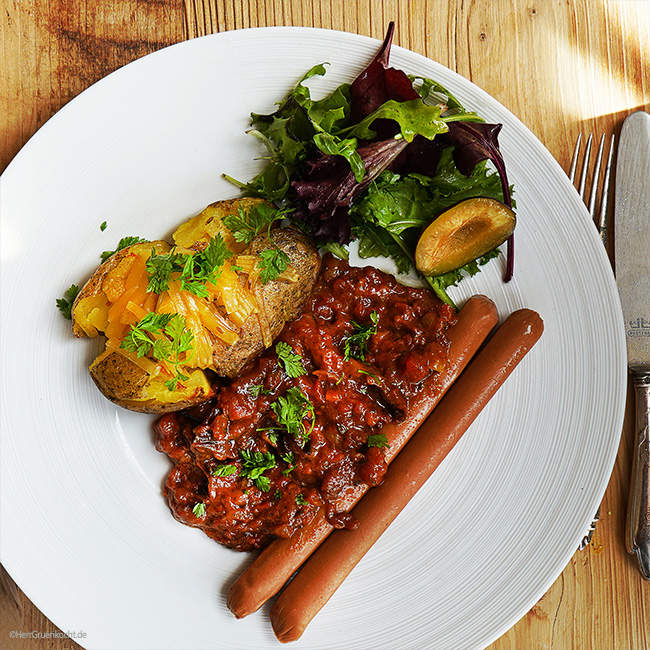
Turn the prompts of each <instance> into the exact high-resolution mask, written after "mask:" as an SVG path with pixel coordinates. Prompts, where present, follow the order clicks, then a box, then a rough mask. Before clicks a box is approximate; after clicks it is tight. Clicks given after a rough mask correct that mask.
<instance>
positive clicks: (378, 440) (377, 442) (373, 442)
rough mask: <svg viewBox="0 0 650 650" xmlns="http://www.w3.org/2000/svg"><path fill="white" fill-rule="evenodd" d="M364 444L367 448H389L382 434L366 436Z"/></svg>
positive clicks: (386, 439)
mask: <svg viewBox="0 0 650 650" xmlns="http://www.w3.org/2000/svg"><path fill="white" fill-rule="evenodd" d="M366 444H367V445H368V447H390V445H389V444H388V438H387V437H386V436H385V435H384V434H383V433H374V434H372V435H370V436H368V440H367V442H366Z"/></svg>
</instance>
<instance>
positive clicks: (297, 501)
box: [296, 494, 309, 506]
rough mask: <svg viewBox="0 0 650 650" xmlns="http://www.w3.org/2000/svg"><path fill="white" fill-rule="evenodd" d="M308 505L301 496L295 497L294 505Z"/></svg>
mask: <svg viewBox="0 0 650 650" xmlns="http://www.w3.org/2000/svg"><path fill="white" fill-rule="evenodd" d="M308 503H309V501H307V499H305V497H304V496H302V494H298V495H297V496H296V504H297V505H299V506H306V505H307V504H308Z"/></svg>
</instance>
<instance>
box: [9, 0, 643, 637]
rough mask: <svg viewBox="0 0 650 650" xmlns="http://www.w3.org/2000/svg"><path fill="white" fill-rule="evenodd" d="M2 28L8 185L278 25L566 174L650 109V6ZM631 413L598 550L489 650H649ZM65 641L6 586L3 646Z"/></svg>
mask: <svg viewBox="0 0 650 650" xmlns="http://www.w3.org/2000/svg"><path fill="white" fill-rule="evenodd" d="M5 5H6V6H3V13H2V15H1V16H0V30H1V32H0V36H1V41H2V56H1V61H0V74H1V77H2V84H1V85H0V134H1V135H0V170H2V169H4V167H5V166H6V165H7V164H8V162H9V161H10V160H11V159H12V158H13V156H14V155H15V154H16V152H17V151H18V150H19V148H20V147H21V146H22V145H23V144H24V143H25V142H26V141H27V139H28V138H29V137H30V136H31V135H32V134H33V133H34V132H35V130H36V129H37V128H38V127H40V126H41V125H42V124H43V123H44V122H45V121H46V120H47V119H48V118H49V117H50V116H51V115H53V114H54V113H55V112H56V111H57V110H58V109H59V108H60V107H62V106H63V105H64V104H65V103H67V102H68V101H69V100H70V99H71V98H72V97H74V96H76V95H77V94H78V93H79V92H81V91H82V90H83V89H85V88H86V87H87V86H88V85H90V84H91V83H94V82H95V81H97V80H98V79H100V78H102V77H103V76H105V75H106V74H108V73H109V72H111V71H112V70H114V69H116V68H117V67H119V66H121V65H124V64H125V63H127V62H129V61H131V60H133V59H135V58H138V57H139V56H142V55H144V54H146V53H148V52H151V51H154V50H156V49H158V48H160V47H164V46H165V45H168V44H171V43H174V42H177V41H179V40H182V39H184V38H194V37H197V36H202V35H205V34H209V33H214V32H217V31H225V30H230V29H241V28H247V27H262V26H270V25H304V26H314V27H324V28H328V29H339V30H344V31H350V32H356V33H359V34H364V35H369V36H372V37H375V38H382V37H383V34H384V30H385V27H386V24H387V23H388V21H389V20H391V19H394V20H396V22H397V33H396V43H397V44H399V45H402V46H404V47H406V48H408V49H411V50H413V51H415V52H419V53H421V54H424V55H425V56H427V57H429V58H432V59H434V60H436V61H438V62H440V63H441V64H443V65H446V66H447V67H449V68H451V69H453V70H455V71H457V72H458V73H459V74H462V75H463V76H465V77H466V78H468V79H470V80H471V81H473V82H474V83H476V84H477V85H479V86H480V87H482V88H483V89H485V90H486V91H487V92H489V93H490V94H491V95H492V96H493V97H495V98H496V99H497V100H498V101H500V102H501V103H502V104H504V105H505V106H506V107H507V108H509V109H510V110H511V111H512V112H513V113H514V114H515V115H516V116H517V117H519V119H521V120H522V121H523V122H524V123H525V124H526V125H527V126H528V127H529V128H530V129H531V130H532V131H533V133H534V134H535V135H536V136H537V137H538V138H539V139H540V140H541V141H542V142H543V143H544V144H545V146H546V147H547V148H548V149H549V151H550V152H551V154H552V155H553V156H554V157H555V158H556V159H557V160H558V162H559V163H560V164H561V165H562V166H563V167H564V168H565V169H566V168H567V167H568V163H569V160H570V156H571V153H572V150H573V145H574V142H575V138H576V137H577V134H578V133H579V132H585V133H588V132H592V131H593V132H594V133H598V134H599V133H611V132H612V131H617V130H618V129H619V128H620V125H621V122H622V119H623V118H624V117H625V115H627V114H628V113H629V112H632V111H633V110H635V109H638V108H644V109H645V110H650V2H646V1H645V0H636V1H635V0H628V1H612V0H610V1H606V0H569V1H567V0H537V1H535V0H513V1H512V2H505V1H502V2H494V1H493V0H410V1H405V0H401V1H398V0H320V1H319V0H309V1H305V2H293V1H292V0H249V1H247V0H234V1H233V0H187V1H186V2H184V3H181V2H180V0H156V1H155V2H146V1H145V0H139V1H138V0H81V1H78V2H74V3H72V2H68V1H66V0H46V1H45V0H41V1H39V0H13V1H9V2H5ZM632 419H633V413H632V411H631V408H630V407H629V406H628V409H627V412H626V420H625V424H624V428H623V436H622V439H621V446H620V449H619V454H618V458H617V461H616V465H615V467H614V471H613V473H612V477H611V480H610V483H609V486H608V489H607V492H606V494H605V497H604V500H603V503H602V508H601V520H600V522H599V523H598V526H597V528H596V532H595V534H594V537H593V539H592V542H591V544H590V545H589V546H588V547H587V549H585V550H584V551H579V552H576V554H575V555H574V556H573V558H572V559H571V561H570V563H569V564H568V566H567V567H566V569H565V570H564V572H563V573H562V575H561V576H560V577H559V578H558V580H557V581H556V582H555V583H554V584H553V585H552V587H551V588H550V589H549V590H548V592H547V593H546V594H545V595H544V596H543V598H541V599H540V601H539V602H538V603H537V604H536V605H535V606H534V607H533V608H532V609H531V611H530V612H529V613H528V614H527V615H526V616H524V617H523V618H522V620H521V621H520V622H519V623H517V625H515V626H514V627H513V628H512V629H511V630H509V631H508V632H507V633H506V634H504V635H503V636H502V637H501V638H500V639H498V640H497V641H496V642H495V643H494V644H492V645H491V646H490V650H511V649H514V650H538V649H539V650H542V649H546V648H554V649H560V650H568V649H574V650H583V649H594V650H601V649H603V650H605V649H610V648H616V649H617V650H639V649H644V648H645V649H647V648H650V617H649V616H648V612H650V583H647V582H644V581H643V580H642V579H641V577H640V575H639V573H638V571H637V569H636V566H635V564H634V561H633V559H632V558H631V556H629V555H628V554H627V553H626V552H625V550H624V536H623V531H624V522H625V512H626V504H627V494H628V481H629V472H630V459H631V452H632V444H633V442H632V440H633V428H632ZM11 630H23V631H30V630H37V631H41V632H52V633H53V632H55V631H56V627H55V626H53V625H52V624H51V623H50V622H49V621H48V620H47V619H46V618H45V617H44V616H43V615H42V614H41V613H40V612H39V611H38V610H37V609H36V608H35V607H34V605H33V604H32V603H31V602H30V601H29V600H28V599H27V597H26V596H25V595H24V594H23V593H22V592H21V591H20V590H19V589H18V588H17V587H15V585H14V584H13V583H12V581H11V579H10V578H9V577H8V576H7V575H6V573H4V572H0V647H2V648H4V647H8V648H10V649H11V650H14V649H18V650H23V649H37V650H41V649H45V648H48V649H49V648H52V649H54V650H71V649H73V648H78V647H79V646H77V645H76V644H74V643H73V642H71V641H69V640H62V639H47V640H45V639H40V640H20V639H17V640H11V639H10V637H9V632H10V631H11Z"/></svg>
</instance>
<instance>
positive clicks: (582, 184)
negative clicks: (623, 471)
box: [569, 133, 615, 551]
mask: <svg viewBox="0 0 650 650" xmlns="http://www.w3.org/2000/svg"><path fill="white" fill-rule="evenodd" d="M581 145H582V133H580V134H578V139H577V140H576V146H575V149H574V150H573V157H572V158H571V167H570V168H569V179H570V180H571V182H572V183H573V184H574V185H575V181H576V171H577V169H578V160H579V158H580V149H581ZM592 146H593V134H590V135H589V137H588V138H587V144H586V146H585V151H584V155H583V157H582V167H581V170H580V180H579V181H578V186H577V187H576V189H577V190H578V194H579V195H580V198H581V199H582V200H583V201H584V202H585V204H586V205H587V208H588V210H589V214H590V215H591V218H592V219H593V220H594V223H595V225H596V228H598V232H599V233H600V238H601V239H602V241H603V244H604V245H605V248H607V229H608V226H609V186H610V180H611V177H612V167H613V159H614V149H615V136H614V134H612V139H611V140H610V143H609V151H608V153H607V162H606V164H605V171H604V173H602V174H601V168H602V163H603V154H604V151H605V136H604V135H602V136H601V137H600V143H599V144H598V152H597V154H596V160H595V162H594V164H593V167H591V166H590V164H589V163H590V162H591V150H592ZM590 177H591V187H590V191H589V199H587V184H588V181H589V178H590ZM601 183H602V190H601V191H600V192H599V190H600V188H601ZM599 519H600V508H598V510H597V511H596V514H595V515H594V518H593V520H592V522H591V524H590V525H589V529H588V530H587V532H586V533H585V536H584V537H583V538H582V541H581V542H580V546H579V547H578V550H580V551H581V550H582V549H584V548H585V547H586V546H588V545H589V542H591V538H592V536H593V534H594V530H596V523H597V522H598V520H599Z"/></svg>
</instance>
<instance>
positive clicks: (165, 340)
mask: <svg viewBox="0 0 650 650" xmlns="http://www.w3.org/2000/svg"><path fill="white" fill-rule="evenodd" d="M193 343H194V333H193V332H192V330H188V329H187V328H186V322H185V318H184V317H183V316H181V315H180V314H156V313H154V312H150V313H148V314H147V315H146V316H145V317H144V318H143V319H142V320H141V321H138V322H137V323H136V324H135V325H131V330H130V331H129V333H128V334H127V335H126V336H125V337H124V340H123V341H122V345H121V346H120V347H122V348H124V349H125V350H127V352H133V353H135V354H136V355H137V356H138V357H144V356H146V355H151V356H152V357H153V358H154V359H157V360H159V361H167V362H169V363H171V364H172V365H173V366H174V370H175V372H176V375H175V376H174V377H172V378H171V379H170V380H169V381H166V382H165V386H166V387H167V389H168V390H170V391H173V390H176V388H177V387H178V382H179V381H186V380H187V379H188V377H187V376H186V375H183V374H182V373H181V372H180V364H181V358H180V356H181V354H183V353H185V352H190V351H191V350H192V346H193Z"/></svg>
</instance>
